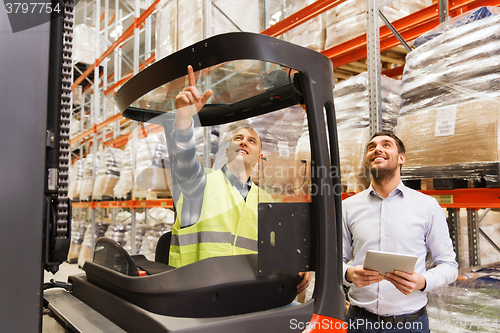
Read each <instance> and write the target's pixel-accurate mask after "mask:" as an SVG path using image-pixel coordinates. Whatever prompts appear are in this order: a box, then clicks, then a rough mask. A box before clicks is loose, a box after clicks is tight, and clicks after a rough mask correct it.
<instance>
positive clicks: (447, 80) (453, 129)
mask: <svg viewBox="0 0 500 333" xmlns="http://www.w3.org/2000/svg"><path fill="white" fill-rule="evenodd" d="M486 10H487V11H488V12H491V15H490V16H486V17H484V18H481V19H477V20H474V19H473V18H474V17H476V16H477V13H478V12H485V11H486ZM495 13H500V10H499V9H498V8H491V10H490V7H483V8H479V9H475V10H473V11H470V12H467V13H465V14H462V15H461V16H459V17H457V18H455V19H454V20H453V21H452V22H450V23H448V22H447V23H444V24H442V25H440V26H438V27H437V28H436V29H435V30H434V31H432V32H431V33H430V35H432V37H433V38H431V39H428V40H427V41H426V42H425V43H424V44H422V45H421V46H419V47H417V48H416V49H415V50H413V51H412V52H410V53H409V54H408V55H407V62H406V66H405V72H404V74H403V80H402V91H401V97H402V104H401V110H400V118H399V121H398V136H399V137H400V138H401V139H402V140H403V142H405V144H406V148H407V154H406V162H405V167H404V168H405V169H406V172H407V174H408V175H409V176H411V175H418V174H420V173H421V172H424V171H425V170H431V169H427V168H426V167H431V168H432V172H433V173H432V178H439V177H445V178H455V177H460V178H462V179H464V178H469V179H473V178H476V177H477V178H479V177H481V175H480V170H483V169H485V168H486V167H487V165H488V164H491V165H492V163H491V162H493V163H498V160H499V158H500V156H499V147H500V146H499V135H498V132H499V128H498V126H499V123H500V122H499V111H500V98H499V97H500V72H499V70H498V69H499V68H500V15H498V14H495ZM457 22H459V23H460V22H461V24H457ZM464 22H470V23H467V24H463V23H464ZM458 151H462V152H466V153H465V154H460V153H458ZM422 168H424V169H422ZM466 170H467V171H466ZM497 170H498V169H497ZM483 176H484V175H483ZM487 177H490V178H491V180H492V181H494V182H498V171H497V172H494V173H492V174H490V173H489V172H488V175H487ZM487 181H488V179H487Z"/></svg>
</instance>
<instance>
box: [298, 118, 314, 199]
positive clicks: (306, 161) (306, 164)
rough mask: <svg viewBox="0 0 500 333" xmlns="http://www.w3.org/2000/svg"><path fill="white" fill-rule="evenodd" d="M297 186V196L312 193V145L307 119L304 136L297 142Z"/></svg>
mask: <svg viewBox="0 0 500 333" xmlns="http://www.w3.org/2000/svg"><path fill="white" fill-rule="evenodd" d="M295 170H296V177H295V185H294V192H295V194H296V195H307V194H310V193H311V188H310V186H311V143H310V141H309V127H308V123H307V118H305V119H304V123H303V124H302V134H301V135H300V138H299V140H298V141H297V148H296V149H295Z"/></svg>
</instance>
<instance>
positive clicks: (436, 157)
mask: <svg viewBox="0 0 500 333" xmlns="http://www.w3.org/2000/svg"><path fill="white" fill-rule="evenodd" d="M499 113H500V99H492V100H478V101H473V102H467V103H462V104H457V105H454V106H449V107H445V108H438V109H436V108H434V109H426V110H422V111H418V112H413V113H410V114H408V115H405V116H403V117H400V118H399V120H398V129H397V135H398V137H399V138H400V139H401V140H402V141H403V143H404V144H405V146H406V162H405V164H404V166H407V167H428V166H444V165H451V164H466V163H474V162H492V161H498V160H499V151H498V149H499V144H498V140H499V136H498V132H499V128H498V126H499V121H498V120H499Z"/></svg>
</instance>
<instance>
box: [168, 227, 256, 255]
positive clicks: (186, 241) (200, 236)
mask: <svg viewBox="0 0 500 333" xmlns="http://www.w3.org/2000/svg"><path fill="white" fill-rule="evenodd" d="M235 238H236V236H235V235H233V234H231V233H230V232H218V231H201V232H197V233H194V234H186V235H177V234H175V235H172V238H171V241H170V244H171V245H175V246H186V245H193V244H199V243H228V244H231V245H232V244H233V243H234V246H237V247H241V248H243V249H246V250H250V251H255V252H257V250H258V243H257V241H256V240H254V239H250V238H246V237H243V236H238V238H237V239H236V242H234V239H235Z"/></svg>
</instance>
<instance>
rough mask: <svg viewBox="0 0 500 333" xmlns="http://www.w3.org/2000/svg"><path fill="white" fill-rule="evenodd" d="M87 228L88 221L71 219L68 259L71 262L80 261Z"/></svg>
mask: <svg viewBox="0 0 500 333" xmlns="http://www.w3.org/2000/svg"><path fill="white" fill-rule="evenodd" d="M86 230H87V222H85V221H77V220H74V219H73V220H72V221H71V244H70V246H69V251H68V261H69V263H70V264H72V263H76V262H77V261H78V257H79V256H80V250H81V248H82V243H83V237H84V235H85V231H86Z"/></svg>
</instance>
